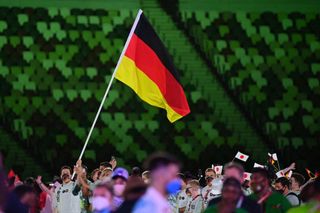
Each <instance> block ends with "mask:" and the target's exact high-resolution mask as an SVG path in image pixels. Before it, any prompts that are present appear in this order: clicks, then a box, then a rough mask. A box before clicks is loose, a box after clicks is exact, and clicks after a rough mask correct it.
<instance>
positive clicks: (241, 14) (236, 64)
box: [0, 0, 320, 179]
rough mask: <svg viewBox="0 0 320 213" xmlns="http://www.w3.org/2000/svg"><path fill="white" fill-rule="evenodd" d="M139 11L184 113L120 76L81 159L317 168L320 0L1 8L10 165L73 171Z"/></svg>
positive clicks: (1, 135)
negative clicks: (244, 158) (179, 90)
mask: <svg viewBox="0 0 320 213" xmlns="http://www.w3.org/2000/svg"><path fill="white" fill-rule="evenodd" d="M139 8H141V9H143V10H144V12H145V14H146V16H147V18H148V19H149V21H150V22H151V23H152V25H153V26H154V28H155V30H156V31H157V33H158V34H159V36H160V37H161V39H162V40H163V42H164V44H165V46H166V47H167V48H168V51H169V53H170V54H171V55H172V58H173V60H174V63H175V65H176V67H177V68H178V70H179V71H180V75H181V83H182V85H183V87H184V90H185V93H186V96H187V99H188V101H189V105H190V108H191V114H190V115H188V116H187V117H185V118H183V119H181V120H179V121H177V122H176V123H174V124H171V123H169V122H168V121H167V119H166V116H165V111H163V110H160V109H157V108H154V107H151V106H149V105H147V104H146V103H144V102H142V101H141V100H140V99H139V98H138V97H137V96H136V95H135V94H134V93H133V92H132V91H131V90H130V88H129V87H127V86H126V85H124V84H122V83H120V82H119V81H115V82H114V83H113V85H112V88H111V91H110V94H109V96H108V98H107V101H106V102H105V104H104V108H103V112H102V114H101V116H100V118H99V120H98V122H97V125H96V128H95V130H94V132H93V135H92V138H91V140H90V143H89V145H88V147H87V151H86V152H85V155H84V158H83V162H84V164H86V165H87V166H89V168H90V170H93V169H94V168H96V167H97V166H98V164H99V162H101V161H108V160H110V158H111V156H112V155H114V156H115V157H116V158H117V160H118V164H119V165H122V166H125V167H127V168H131V167H133V166H141V165H142V162H143V161H144V159H145V158H146V157H147V156H148V155H149V154H151V153H152V152H153V151H155V150H166V151H168V152H170V153H173V154H175V155H176V156H177V157H179V159H180V160H181V161H182V162H183V164H184V170H191V171H197V169H199V168H201V169H204V168H206V167H208V166H210V165H211V164H212V163H220V164H221V163H226V162H227V161H230V160H232V158H233V157H234V155H235V153H236V152H237V151H238V150H240V151H242V152H244V153H247V154H249V155H250V156H251V157H250V160H249V161H248V162H247V163H246V169H247V170H248V171H250V169H251V168H252V166H253V163H254V162H257V163H260V164H263V163H265V161H266V159H267V152H276V153H278V156H279V159H280V162H281V164H282V166H285V165H288V164H289V163H291V162H292V161H295V162H296V163H297V166H298V169H299V170H302V169H303V168H304V167H310V168H311V169H312V170H314V169H317V167H319V160H318V152H319V150H320V145H319V142H320V84H319V80H320V24H319V23H320V3H319V1H317V0H305V1H299V0H290V1H288V0H281V1H279V0H278V1H274V0H271V1H270V0H268V1H266V0H260V1H253V0H242V1H238V0H228V1H218V0H197V1H194V0H163V1H160V0H159V1H157V0H140V1H134V0H117V1H113V0H112V1H111V0H108V1H107V0H94V1H93V0H90V1H89V0H87V1H80V0H64V1H50V0H42V1H35V0H24V1H21V0H11V1H4V0H0V104H1V105H0V106H1V107H0V127H1V128H0V140H1V142H0V151H1V152H2V153H3V155H4V160H5V165H6V167H7V169H10V168H13V169H14V170H15V171H16V172H17V173H18V174H20V175H21V176H22V177H27V176H35V175H38V174H42V175H43V176H45V177H46V178H47V179H48V178H51V177H52V176H53V174H56V173H57V172H58V170H59V168H60V166H62V165H64V164H68V165H73V164H74V163H75V161H76V159H77V158H78V156H79V154H80V151H81V148H82V146H83V143H84V141H85V138H86V135H87V134H88V131H89V128H90V126H91V123H92V121H93V119H94V116H95V113H96V111H97V109H98V106H99V104H100V101H101V99H102V96H103V94H104V91H105V89H106V87H107V83H108V81H109V79H110V77H111V74H112V72H113V70H114V67H115V65H116V62H117V60H118V57H119V55H120V53H121V50H122V48H123V46H124V42H125V40H126V37H127V36H128V33H129V30H130V28H131V25H132V23H133V20H134V18H135V16H136V14H137V11H138V9H139Z"/></svg>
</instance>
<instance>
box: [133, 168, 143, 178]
mask: <svg viewBox="0 0 320 213" xmlns="http://www.w3.org/2000/svg"><path fill="white" fill-rule="evenodd" d="M131 175H132V176H138V177H139V176H141V169H140V168H139V167H137V166H135V167H133V168H132V170H131Z"/></svg>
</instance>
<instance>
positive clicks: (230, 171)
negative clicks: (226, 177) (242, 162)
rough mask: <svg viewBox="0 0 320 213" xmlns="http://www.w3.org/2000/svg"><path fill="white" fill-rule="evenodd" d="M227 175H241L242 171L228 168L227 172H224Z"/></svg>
mask: <svg viewBox="0 0 320 213" xmlns="http://www.w3.org/2000/svg"><path fill="white" fill-rule="evenodd" d="M224 173H225V174H238V175H240V171H239V169H237V168H235V167H231V168H227V169H226V170H225V171H224Z"/></svg>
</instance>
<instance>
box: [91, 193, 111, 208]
mask: <svg viewBox="0 0 320 213" xmlns="http://www.w3.org/2000/svg"><path fill="white" fill-rule="evenodd" d="M109 207H110V202H109V200H108V199H107V198H105V197H101V196H97V197H94V198H93V199H92V208H93V209H94V210H98V211H100V210H102V209H109Z"/></svg>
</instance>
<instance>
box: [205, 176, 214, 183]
mask: <svg viewBox="0 0 320 213" xmlns="http://www.w3.org/2000/svg"><path fill="white" fill-rule="evenodd" d="M212 180H213V178H212V177H206V183H207V185H208V184H211V182H212Z"/></svg>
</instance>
